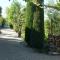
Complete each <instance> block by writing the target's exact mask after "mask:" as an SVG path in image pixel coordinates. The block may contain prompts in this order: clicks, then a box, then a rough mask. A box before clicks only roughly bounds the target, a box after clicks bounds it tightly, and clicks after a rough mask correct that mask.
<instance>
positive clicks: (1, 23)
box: [0, 16, 6, 28]
mask: <svg viewBox="0 0 60 60" xmlns="http://www.w3.org/2000/svg"><path fill="white" fill-rule="evenodd" d="M5 23H6V20H5V18H3V17H2V16H0V26H1V27H2V28H3V27H4V25H5Z"/></svg>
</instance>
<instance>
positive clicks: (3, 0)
mask: <svg viewBox="0 0 60 60" xmlns="http://www.w3.org/2000/svg"><path fill="white" fill-rule="evenodd" d="M12 1H13V0H11V1H10V2H9V0H0V6H1V7H2V16H3V17H6V8H7V7H9V6H10V5H11V3H12ZM18 1H19V2H20V3H21V4H22V5H25V2H24V1H23V0H18ZM53 1H56V0H44V2H45V4H48V2H49V3H51V4H53Z"/></svg>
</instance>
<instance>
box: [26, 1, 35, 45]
mask: <svg viewBox="0 0 60 60" xmlns="http://www.w3.org/2000/svg"><path fill="white" fill-rule="evenodd" d="M33 12H34V9H33V3H32V2H27V7H26V19H25V20H26V22H25V26H26V27H25V41H26V42H27V44H28V45H31V43H32V42H31V38H32V37H31V30H32V26H33Z"/></svg>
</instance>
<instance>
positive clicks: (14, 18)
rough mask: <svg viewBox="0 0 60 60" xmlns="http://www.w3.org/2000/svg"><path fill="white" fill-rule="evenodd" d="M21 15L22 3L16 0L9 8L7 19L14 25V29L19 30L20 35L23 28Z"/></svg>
mask: <svg viewBox="0 0 60 60" xmlns="http://www.w3.org/2000/svg"><path fill="white" fill-rule="evenodd" d="M21 17H22V14H21V6H20V3H19V2H18V1H17V0H16V1H15V0H14V1H13V3H12V4H11V6H10V7H9V8H7V20H8V23H9V24H10V25H11V26H13V28H14V30H15V31H17V32H18V35H19V32H20V31H21V28H22V18H21Z"/></svg>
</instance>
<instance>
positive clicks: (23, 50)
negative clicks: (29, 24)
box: [0, 29, 60, 60]
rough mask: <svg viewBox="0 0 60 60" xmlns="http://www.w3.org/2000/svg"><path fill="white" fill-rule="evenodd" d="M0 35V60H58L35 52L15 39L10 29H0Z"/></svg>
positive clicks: (15, 36)
mask: <svg viewBox="0 0 60 60" xmlns="http://www.w3.org/2000/svg"><path fill="white" fill-rule="evenodd" d="M1 31H2V34H0V60H60V56H59V55H55V56H53V55H47V54H41V53H38V52H36V51H35V50H34V49H32V48H29V47H27V46H26V44H25V43H24V40H23V39H21V38H18V37H17V33H16V32H15V31H14V30H11V29H2V30H1Z"/></svg>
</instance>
